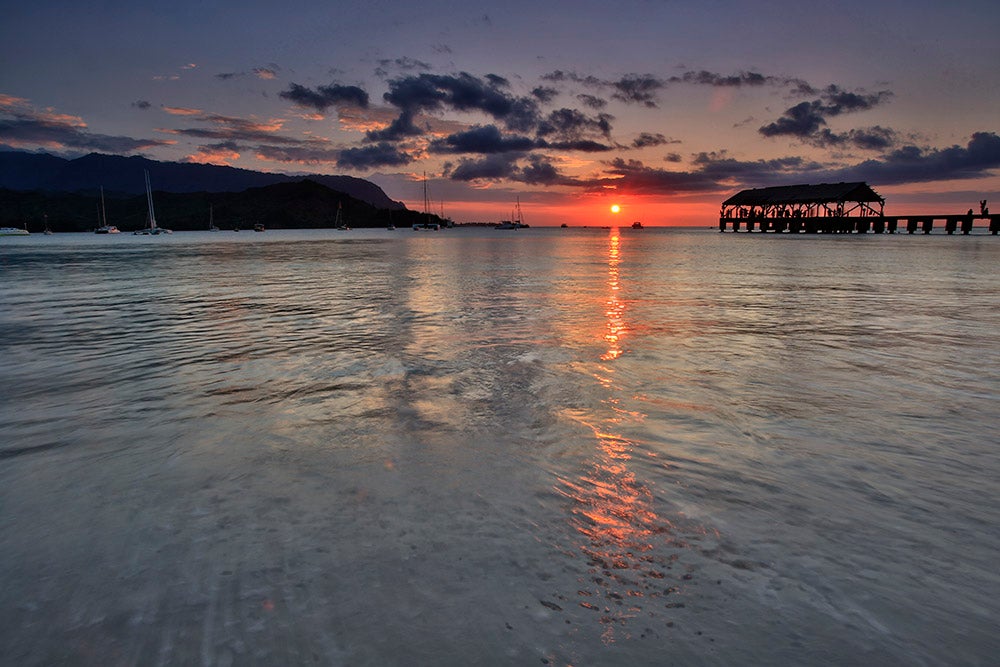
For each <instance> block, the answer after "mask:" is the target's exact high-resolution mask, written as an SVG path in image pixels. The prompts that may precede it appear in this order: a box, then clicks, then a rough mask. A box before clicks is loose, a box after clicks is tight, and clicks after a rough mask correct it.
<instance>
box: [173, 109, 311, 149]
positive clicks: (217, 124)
mask: <svg viewBox="0 0 1000 667" xmlns="http://www.w3.org/2000/svg"><path fill="white" fill-rule="evenodd" d="M196 120H198V121H200V122H203V123H209V124H210V125H211V126H212V127H207V128H201V127H189V128H180V129H176V128H175V129H170V130H163V131H164V132H169V133H170V134H179V135H182V136H187V137H197V138H199V139H219V140H222V141H241V142H245V143H251V144H253V143H260V144H283V145H310V144H313V143H315V142H316V140H301V139H292V138H290V137H284V136H281V135H280V134H278V131H279V130H280V129H281V124H280V123H272V124H267V123H260V122H257V121H253V120H247V119H246V118H238V117H235V116H223V115H221V114H201V115H199V116H198V117H197V118H196Z"/></svg>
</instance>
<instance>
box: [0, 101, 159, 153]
mask: <svg viewBox="0 0 1000 667" xmlns="http://www.w3.org/2000/svg"><path fill="white" fill-rule="evenodd" d="M4 116H6V117H4ZM0 141H3V142H4V143H6V144H8V145H11V146H23V145H42V146H47V147H53V148H57V149H62V148H71V149H77V150H86V151H99V152H102V153H134V152H136V151H140V150H144V149H147V148H155V147H157V146H167V145H169V144H170V143H171V142H169V141H162V140H159V139H133V138H132V137H120V136H117V137H116V136H112V135H107V134H95V133H93V132H88V131H87V129H86V126H85V125H83V124H82V123H79V122H74V121H72V120H69V119H66V118H65V117H62V116H58V115H49V114H46V113H36V112H34V111H31V110H27V109H25V110H22V111H11V110H8V109H2V110H0Z"/></svg>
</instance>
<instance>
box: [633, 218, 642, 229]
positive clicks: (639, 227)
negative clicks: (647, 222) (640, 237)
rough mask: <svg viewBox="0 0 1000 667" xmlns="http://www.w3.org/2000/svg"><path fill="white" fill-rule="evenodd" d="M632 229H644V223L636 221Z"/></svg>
mask: <svg viewBox="0 0 1000 667" xmlns="http://www.w3.org/2000/svg"><path fill="white" fill-rule="evenodd" d="M632 229H642V223H641V222H639V221H638V220H636V221H635V222H633V223H632Z"/></svg>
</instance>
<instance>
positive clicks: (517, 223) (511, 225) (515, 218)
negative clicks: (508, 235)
mask: <svg viewBox="0 0 1000 667" xmlns="http://www.w3.org/2000/svg"><path fill="white" fill-rule="evenodd" d="M528 226H529V225H526V224H525V223H524V218H523V217H522V216H521V198H520V197H518V198H517V205H516V206H515V208H514V213H513V214H512V215H511V219H510V220H501V221H500V223H499V224H497V225H494V227H493V228H494V229H522V228H525V227H528Z"/></svg>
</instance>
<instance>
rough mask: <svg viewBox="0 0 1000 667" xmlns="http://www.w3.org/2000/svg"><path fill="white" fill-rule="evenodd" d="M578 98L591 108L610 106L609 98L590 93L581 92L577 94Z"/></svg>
mask: <svg viewBox="0 0 1000 667" xmlns="http://www.w3.org/2000/svg"><path fill="white" fill-rule="evenodd" d="M576 99H578V100H580V103H581V104H583V105H584V106H586V107H590V108H591V109H603V108H604V107H606V106H608V101H607V100H605V99H602V98H600V97H597V96H596V95H590V94H588V93H580V94H579V95H577V96H576Z"/></svg>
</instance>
